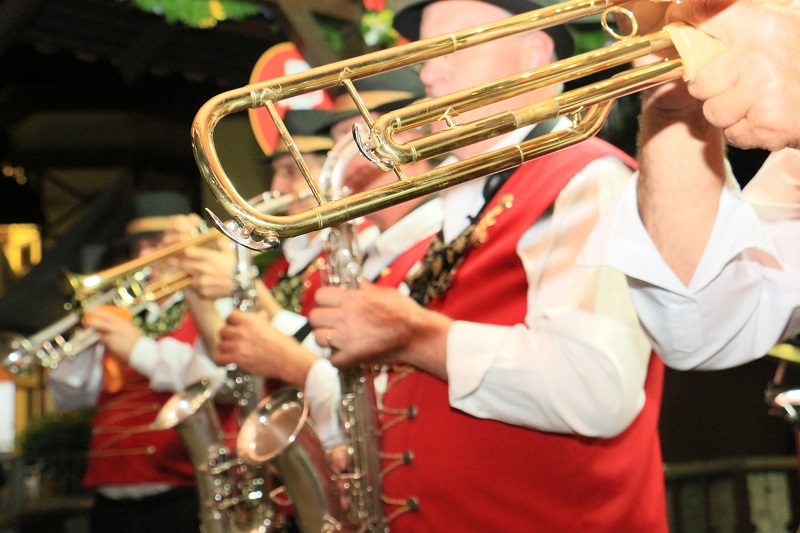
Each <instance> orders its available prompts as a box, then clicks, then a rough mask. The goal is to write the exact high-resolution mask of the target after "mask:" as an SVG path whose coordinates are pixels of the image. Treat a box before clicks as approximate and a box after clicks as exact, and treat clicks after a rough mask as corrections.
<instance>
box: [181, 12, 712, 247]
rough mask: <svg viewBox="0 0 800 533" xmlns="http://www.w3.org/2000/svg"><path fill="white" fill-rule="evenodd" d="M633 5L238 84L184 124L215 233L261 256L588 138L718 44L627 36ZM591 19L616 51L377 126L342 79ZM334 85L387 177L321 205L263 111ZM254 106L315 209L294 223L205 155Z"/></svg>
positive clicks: (490, 28)
mask: <svg viewBox="0 0 800 533" xmlns="http://www.w3.org/2000/svg"><path fill="white" fill-rule="evenodd" d="M632 3H633V0H569V1H566V2H563V3H560V4H555V5H553V6H550V7H546V8H542V9H538V10H535V11H531V12H528V13H523V14H520V15H516V16H513V17H509V18H506V19H503V20H501V21H498V22H494V23H491V24H486V25H483V26H478V27H474V28H470V29H466V30H462V31H459V32H456V33H452V34H449V35H443V36H440V37H432V38H430V39H425V40H422V41H418V42H415V43H410V44H406V45H403V46H398V47H395V48H390V49H387V50H382V51H379V52H374V53H371V54H367V55H364V56H360V57H357V58H354V59H349V60H345V61H339V62H336V63H332V64H330V65H325V66H321V67H317V68H314V69H311V70H308V71H305V72H302V73H300V74H294V75H289V76H283V77H280V78H275V79H273V80H269V81H266V82H262V83H258V84H254V85H248V86H245V87H242V88H239V89H234V90H232V91H228V92H225V93H222V94H220V95H218V96H216V97H214V98H212V99H211V100H209V101H208V102H207V103H206V104H205V105H204V106H203V107H201V108H200V110H199V111H198V113H197V115H196V117H195V120H194V124H193V127H192V144H193V147H194V152H195V159H196V160H197V164H198V167H199V169H200V172H201V174H202V175H203V177H204V178H205V180H206V181H207V183H208V185H209V187H210V189H211V191H212V193H213V194H214V197H215V198H216V200H217V202H218V203H219V204H220V206H221V207H222V208H223V209H224V210H225V211H226V212H227V213H228V215H229V216H230V217H231V219H232V221H233V222H234V224H231V225H229V226H228V227H227V228H221V229H222V231H223V232H225V233H226V235H228V237H230V238H231V239H233V240H235V241H236V242H238V243H239V244H242V245H244V246H247V247H249V248H252V249H254V250H266V249H269V248H271V247H274V246H276V245H277V243H278V241H279V239H280V238H285V237H293V236H296V235H300V234H303V233H308V232H310V231H315V230H319V229H322V228H325V227H330V226H333V225H336V224H340V223H342V222H346V221H348V220H352V219H354V218H357V217H360V216H363V215H366V214H368V213H371V212H374V211H378V210H380V209H383V208H386V207H390V206H392V205H395V204H398V203H401V202H404V201H407V200H411V199H414V198H418V197H420V196H424V195H427V194H430V193H433V192H436V191H439V190H441V189H444V188H446V187H450V186H453V185H457V184H459V183H462V182H464V181H468V180H471V179H475V178H478V177H481V176H486V175H489V174H492V173H495V172H499V171H501V170H504V169H508V168H513V167H515V166H518V165H521V164H522V163H525V162H526V161H529V160H531V159H534V158H536V157H540V156H543V155H546V154H549V153H552V152H555V151H557V150H561V149H563V148H567V147H569V146H572V145H575V144H577V143H579V142H581V141H583V140H585V139H587V138H589V137H591V136H593V135H595V134H596V133H597V132H598V131H599V129H600V127H601V126H602V124H603V121H604V120H605V118H606V117H607V115H608V112H609V111H610V108H611V105H612V104H613V101H614V100H615V99H617V98H620V97H622V96H625V95H628V94H632V93H635V92H638V91H642V90H644V89H647V88H650V87H653V86H655V85H658V84H661V83H665V82H667V81H671V80H674V79H678V78H680V77H684V78H686V79H690V78H691V77H692V76H693V72H695V71H696V70H697V68H699V67H700V66H702V64H703V63H704V62H706V61H707V60H710V59H711V58H712V57H713V56H714V55H716V54H717V53H718V52H719V51H720V48H721V47H722V46H723V45H722V44H721V43H720V42H719V41H716V40H715V39H713V38H711V37H709V36H707V35H706V34H703V33H702V32H700V31H699V30H696V29H693V28H690V27H688V26H668V27H667V28H665V29H664V30H662V31H659V32H656V33H653V34H650V35H646V36H643V37H639V36H636V32H637V31H638V29H637V25H636V20H635V17H634V16H633V14H632V13H631V12H630V11H628V10H627V9H625V8H624V6H625V5H628V4H632ZM597 14H602V17H601V20H602V23H603V27H604V29H605V31H606V32H607V33H608V34H609V35H610V36H611V37H613V38H614V39H616V40H617V42H616V43H614V44H612V45H610V46H608V47H605V48H602V49H600V50H595V51H591V52H587V53H584V54H581V55H578V56H574V57H572V58H567V59H562V60H559V61H557V62H555V63H551V64H549V65H545V66H542V67H539V68H535V69H532V70H529V71H527V72H523V73H520V74H518V75H515V76H511V77H508V78H505V79H502V80H499V81H495V82H491V83H488V84H485V85H481V86H479V87H474V88H471V89H467V90H464V91H459V92H457V93H454V94H452V95H446V96H442V97H439V98H435V99H431V100H426V101H424V102H420V103H417V104H412V105H411V106H409V107H406V108H403V109H400V110H397V111H395V112H393V113H390V114H387V115H385V116H383V117H381V118H379V119H378V120H373V119H372V118H371V117H370V113H369V109H367V107H366V106H365V104H364V102H363V101H362V99H361V98H360V96H359V94H358V92H357V91H356V89H355V87H354V86H353V80H357V79H361V78H365V77H368V76H373V75H376V74H380V73H382V72H386V71H390V70H394V69H398V68H402V67H407V66H409V65H414V64H418V63H422V62H424V61H427V60H429V59H433V58H435V57H439V56H443V55H446V54H449V53H453V52H456V51H458V50H462V49H465V48H468V47H472V46H476V45H479V44H482V43H485V42H488V41H492V40H495V39H499V38H502V37H507V36H510V35H515V34H518V33H522V32H527V31H535V30H541V29H545V28H547V27H550V26H555V25H557V24H562V23H566V22H570V21H573V20H577V19H580V18H584V17H587V16H590V15H597ZM612 14H618V15H620V16H624V17H627V18H628V19H630V21H631V22H632V27H633V29H632V31H631V32H630V34H629V35H625V36H621V35H619V34H617V33H615V32H614V31H613V30H612V29H611V27H610V25H609V24H608V23H607V19H608V18H609V17H610V16H611V15H612ZM656 52H662V53H664V54H666V57H665V58H664V59H663V60H661V61H658V62H655V63H652V64H649V65H645V66H641V67H637V68H633V69H630V70H628V71H626V72H623V73H620V74H617V75H614V76H611V77H610V78H608V79H606V80H604V81H601V82H598V83H593V84H591V85H588V86H585V87H581V88H578V89H574V90H571V91H569V92H566V93H563V94H560V95H558V96H555V97H553V98H551V99H547V100H544V101H542V102H537V103H535V104H532V105H529V106H526V107H523V108H520V109H516V110H513V111H508V112H503V113H499V114H496V115H493V116H490V117H486V118H483V119H480V120H476V121H473V122H470V123H464V124H460V123H458V121H457V118H458V115H459V114H460V113H461V112H463V111H467V110H471V109H476V108H480V107H482V106H485V105H487V104H491V103H494V102H497V101H501V100H504V99H507V98H511V97H513V96H517V95H519V94H522V93H525V92H527V91H531V90H535V89H537V88H541V87H543V86H546V85H548V84H554V83H564V82H567V81H572V80H576V79H579V78H582V77H585V76H587V75H589V74H594V73H597V72H601V71H604V70H607V69H610V68H613V67H617V66H620V65H624V64H626V63H628V62H630V61H632V60H633V59H636V58H641V57H644V56H647V55H649V54H653V53H656ZM339 85H343V86H344V87H345V88H346V89H347V91H348V93H349V94H350V97H351V98H352V99H353V102H354V103H355V105H356V107H357V108H358V109H359V111H360V113H361V115H362V117H363V118H364V121H365V122H366V124H367V126H368V127H369V132H368V133H366V132H362V131H360V130H358V129H356V130H354V137H355V140H356V143H357V144H358V146H359V149H360V151H361V152H362V154H363V155H365V156H366V157H368V158H369V159H370V160H372V161H373V162H374V163H376V164H378V165H379V166H380V167H381V168H383V169H384V170H391V171H394V172H395V173H396V175H397V177H398V179H397V181H395V182H393V183H390V184H387V185H383V186H381V187H378V188H375V189H371V190H367V191H363V192H361V193H357V194H353V195H351V196H348V197H345V198H338V199H333V200H328V199H326V198H325V196H324V195H323V194H322V192H321V191H320V189H319V187H318V186H317V184H316V183H315V182H314V179H313V178H314V177H313V176H311V175H310V172H309V170H308V167H307V165H306V164H305V162H304V161H303V158H302V156H301V155H300V153H299V150H298V149H297V147H296V145H295V143H294V142H293V140H292V138H291V135H290V134H289V132H288V131H287V130H286V127H285V126H284V125H283V122H282V121H281V119H280V117H279V115H278V113H277V111H276V109H275V106H274V103H275V102H277V101H279V100H283V99H286V98H290V97H293V96H297V95H300V94H304V93H307V92H310V91H315V90H320V89H326V88H331V87H335V86H339ZM258 107H266V108H267V110H268V112H269V113H270V115H271V117H272V119H273V120H274V122H275V124H276V126H277V128H278V130H279V132H280V134H281V137H282V138H283V140H284V142H285V143H286V145H287V147H288V148H289V151H290V153H291V154H292V156H293V158H294V159H295V162H296V163H297V165H298V167H299V169H300V171H301V172H302V174H303V175H304V177H305V180H306V183H307V184H308V187H309V189H310V191H311V193H312V195H313V196H314V198H315V199H316V201H317V204H318V205H317V206H315V207H312V208H311V209H309V210H306V211H304V212H301V213H297V214H293V215H286V216H269V215H263V214H261V213H258V212H257V211H255V210H254V209H252V208H251V207H250V206H248V205H247V203H246V202H245V201H244V200H243V199H242V198H241V196H239V194H238V192H237V191H236V189H235V187H234V186H233V184H232V182H231V180H230V179H229V177H228V176H227V175H226V173H225V171H224V169H223V168H222V166H221V164H220V161H219V158H218V157H217V154H216V150H215V146H214V139H213V132H214V128H215V126H216V124H217V123H218V122H219V121H220V120H221V119H222V118H224V117H225V116H227V115H229V114H232V113H235V112H239V111H243V110H246V109H251V108H258ZM559 116H567V117H569V118H571V120H572V125H571V127H569V128H567V129H565V130H560V131H556V132H553V133H550V134H548V135H544V136H542V137H539V138H536V139H532V140H529V141H526V142H524V143H522V144H518V145H515V146H511V147H507V148H504V149H500V150H496V151H493V152H488V153H486V154H482V155H480V156H477V157H474V158H470V159H466V160H463V161H459V162H458V163H455V164H452V165H447V166H445V167H438V168H435V169H433V170H431V171H428V172H425V173H423V174H419V175H417V176H407V175H405V174H404V172H403V170H402V166H403V165H405V164H407V163H410V162H413V161H419V160H421V159H426V158H429V157H433V156H435V155H439V154H443V153H446V152H450V151H452V150H454V149H457V148H460V147H463V146H467V145H470V144H473V143H476V142H480V141H483V140H486V139H490V138H493V137H496V136H499V135H503V134H506V133H508V132H511V131H513V130H515V129H517V128H521V127H525V126H527V125H530V124H535V123H537V122H541V121H544V120H548V119H551V118H555V117H559ZM437 121H442V122H444V123H445V124H446V126H447V127H446V128H445V130H444V131H441V132H439V133H435V134H432V135H429V136H427V137H422V138H420V139H416V140H414V141H410V142H407V143H397V142H396V141H394V140H393V138H392V136H393V134H394V133H398V132H401V131H404V130H408V129H411V128H414V127H418V126H421V125H424V124H430V123H431V122H437Z"/></svg>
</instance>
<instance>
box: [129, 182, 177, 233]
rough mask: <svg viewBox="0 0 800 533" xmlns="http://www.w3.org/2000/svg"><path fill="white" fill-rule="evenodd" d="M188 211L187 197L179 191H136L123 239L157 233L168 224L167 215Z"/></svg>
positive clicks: (163, 229) (162, 230)
mask: <svg viewBox="0 0 800 533" xmlns="http://www.w3.org/2000/svg"><path fill="white" fill-rule="evenodd" d="M190 212H191V209H190V207H189V199H188V198H186V197H185V196H184V195H183V194H181V193H179V192H174V191H159V192H143V193H138V194H137V195H136V196H135V197H134V199H133V206H132V213H131V217H130V222H128V225H127V226H125V241H126V242H132V241H135V240H137V239H144V238H147V237H153V236H155V235H158V234H159V233H162V232H164V231H165V230H166V229H167V227H168V226H169V222H168V219H169V217H171V216H174V215H188V214H189V213H190Z"/></svg>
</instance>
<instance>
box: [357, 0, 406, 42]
mask: <svg viewBox="0 0 800 533" xmlns="http://www.w3.org/2000/svg"><path fill="white" fill-rule="evenodd" d="M393 22H394V11H392V10H391V9H383V10H381V11H364V13H363V15H361V33H362V34H363V35H364V42H365V43H367V46H370V47H376V46H377V47H385V46H391V45H393V44H394V43H396V42H397V41H398V39H400V34H399V33H398V32H397V30H395V29H394V27H393V26H392V23H393Z"/></svg>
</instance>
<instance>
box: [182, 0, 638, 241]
mask: <svg viewBox="0 0 800 533" xmlns="http://www.w3.org/2000/svg"><path fill="white" fill-rule="evenodd" d="M631 1H632V0H571V1H568V2H564V3H561V4H556V5H554V6H550V7H546V8H542V9H538V10H536V11H531V12H528V13H523V14H520V15H516V16H513V17H509V18H507V19H503V20H501V21H497V22H494V23H491V24H486V25H483V26H479V27H475V28H470V29H467V30H463V31H460V32H456V33H452V34H449V35H444V36H440V37H432V38H430V39H425V40H422V41H418V42H415V43H409V44H406V45H403V46H398V47H395V48H390V49H387V50H382V51H379V52H374V53H372V54H367V55H364V56H361V57H358V58H354V59H350V60H345V61H339V62H336V63H332V64H330V65H325V66H321V67H317V68H314V69H311V70H308V71H305V72H301V73H298V74H294V75H289V76H283V77H280V78H276V79H274V80H270V81H266V82H262V83H258V84H253V85H249V86H245V87H242V88H239V89H235V90H232V91H228V92H225V93H222V94H220V95H218V96H216V97H214V98H212V99H211V100H209V101H208V102H206V104H205V105H203V106H202V107H201V108H200V110H199V111H198V113H197V115H196V116H195V120H194V123H193V126H192V132H191V137H192V146H193V149H194V153H195V159H196V161H197V165H198V168H199V169H200V172H201V174H202V175H203V177H204V178H205V180H206V181H207V183H208V185H209V188H210V189H211V192H212V194H213V195H214V197H215V198H216V200H217V202H218V203H219V204H220V205H221V206H222V208H223V209H224V210H225V211H226V212H227V213H228V215H229V216H230V218H231V219H232V220H233V221H234V222H235V223H236V224H237V225H238V226H239V235H240V237H242V238H243V239H244V240H247V239H251V240H253V241H275V240H277V239H278V238H280V237H292V236H295V235H300V234H303V233H308V232H310V231H314V230H318V229H322V228H323V227H327V226H330V225H332V224H335V223H339V222H343V221H346V220H349V219H350V218H352V216H359V215H355V212H363V211H364V207H365V206H357V207H356V208H353V207H351V204H350V202H346V203H344V204H335V205H329V204H330V202H326V201H325V200H324V199H321V200H319V203H320V206H318V207H317V208H312V209H310V210H308V211H306V212H305V213H302V214H299V215H295V216H289V217H275V216H265V215H262V214H261V213H258V212H257V211H256V210H254V209H253V208H252V207H250V206H249V205H247V204H246V202H245V201H244V199H243V198H242V197H241V196H240V195H239V193H238V192H237V191H236V189H235V187H234V186H233V184H232V182H231V180H230V178H229V177H228V176H227V174H226V173H225V171H224V169H223V168H222V165H221V163H220V161H219V157H218V155H217V153H216V148H215V146H214V139H213V133H214V129H215V127H216V124H217V123H218V122H219V121H220V120H222V118H224V117H225V116H227V115H229V114H231V113H235V112H238V111H243V110H246V109H250V108H257V107H262V106H265V105H267V103H268V102H275V101H278V100H282V99H286V98H291V97H293V96H297V95H300V94H305V93H308V92H311V91H315V90H320V89H327V88H330V87H334V86H337V85H340V84H342V83H343V82H344V80H356V79H360V78H364V77H367V76H370V75H374V74H379V73H381V72H387V71H390V70H394V69H398V68H402V67H406V66H409V65H414V64H417V63H422V62H424V61H427V60H429V59H433V58H435V57H439V56H442V55H446V54H448V53H452V52H455V51H458V50H461V49H464V48H468V47H471V46H477V45H479V44H482V43H485V42H488V41H492V40H495V39H499V38H502V37H506V36H509V35H514V34H518V33H522V32H525V31H535V30H541V29H544V28H547V27H550V26H554V25H557V24H562V23H565V22H569V21H572V20H576V19H579V18H583V17H586V16H589V15H595V14H598V13H602V12H603V11H605V10H606V9H608V8H611V7H615V6H622V5H626V4H628V3H631ZM365 118H366V117H365ZM306 180H307V181H309V182H310V181H311V180H310V179H309V177H308V176H306ZM309 187H310V188H311V189H312V190H313V185H312V184H311V183H309ZM383 192H385V193H387V194H389V195H390V196H391V195H392V194H393V190H392V189H386V190H384V191H383ZM409 198H410V197H409ZM365 200H367V201H368V204H369V205H370V206H375V205H376V204H375V203H373V202H374V198H373V196H372V195H369V194H367V195H366V198H365ZM395 203H397V202H395ZM377 205H378V207H373V208H372V209H370V210H369V211H367V212H371V211H375V210H377V209H381V208H382V207H384V206H381V205H380V202H378V203H377ZM390 205H391V204H390ZM240 242H241V241H240Z"/></svg>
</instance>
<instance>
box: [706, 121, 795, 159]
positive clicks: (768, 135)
mask: <svg viewBox="0 0 800 533" xmlns="http://www.w3.org/2000/svg"><path fill="white" fill-rule="evenodd" d="M722 133H723V135H725V139H726V140H727V141H728V142H729V143H730V144H732V145H734V146H737V147H739V148H743V149H749V148H762V149H764V150H769V151H772V152H776V151H778V150H782V149H783V148H785V147H786V146H787V140H786V138H785V137H784V136H782V135H780V133H779V132H776V131H770V130H765V129H764V128H759V127H757V126H756V125H754V124H753V123H752V122H750V121H749V120H747V119H744V120H741V121H739V122H737V123H736V124H733V125H732V126H730V127H729V128H725V129H724V130H723V132H722Z"/></svg>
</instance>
